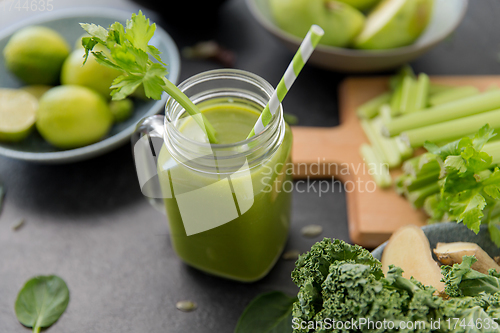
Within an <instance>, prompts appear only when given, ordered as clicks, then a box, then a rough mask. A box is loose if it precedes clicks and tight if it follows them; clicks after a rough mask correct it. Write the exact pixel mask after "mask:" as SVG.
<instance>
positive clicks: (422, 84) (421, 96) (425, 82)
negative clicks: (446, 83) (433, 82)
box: [415, 73, 430, 111]
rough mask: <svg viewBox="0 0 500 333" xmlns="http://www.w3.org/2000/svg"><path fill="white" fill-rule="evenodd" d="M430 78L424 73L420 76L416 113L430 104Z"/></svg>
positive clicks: (417, 88)
mask: <svg viewBox="0 0 500 333" xmlns="http://www.w3.org/2000/svg"><path fill="white" fill-rule="evenodd" d="M429 85H430V81H429V76H428V75H427V74H424V73H420V74H419V75H418V80H417V87H416V98H415V111H419V110H422V109H425V108H426V107H427V103H428V102H429Z"/></svg>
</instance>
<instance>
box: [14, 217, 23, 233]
mask: <svg viewBox="0 0 500 333" xmlns="http://www.w3.org/2000/svg"><path fill="white" fill-rule="evenodd" d="M24 223H25V220H24V219H19V220H18V221H17V222H16V223H14V224H13V225H12V231H18V230H19V229H21V228H22V227H23V225H24Z"/></svg>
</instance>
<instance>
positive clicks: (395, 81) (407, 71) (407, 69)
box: [389, 65, 415, 90]
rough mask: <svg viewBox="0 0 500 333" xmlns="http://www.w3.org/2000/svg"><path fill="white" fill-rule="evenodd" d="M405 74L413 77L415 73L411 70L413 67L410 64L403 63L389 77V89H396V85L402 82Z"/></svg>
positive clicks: (398, 85)
mask: <svg viewBox="0 0 500 333" xmlns="http://www.w3.org/2000/svg"><path fill="white" fill-rule="evenodd" d="M407 76H409V77H412V78H415V73H414V72H413V68H411V66H410V65H404V66H403V67H401V68H400V69H399V70H398V72H397V73H396V75H394V76H392V77H391V79H390V81H389V85H390V87H391V89H392V90H396V89H397V87H400V86H401V84H402V83H403V79H404V78H405V77H407Z"/></svg>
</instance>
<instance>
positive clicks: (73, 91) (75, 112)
mask: <svg viewBox="0 0 500 333" xmlns="http://www.w3.org/2000/svg"><path fill="white" fill-rule="evenodd" d="M112 123H113V115H112V114H111V111H110V110H109V107H108V104H107V103H106V100H105V99H104V98H103V97H102V96H101V95H100V94H98V93H96V92H95V91H94V90H91V89H89V88H86V87H81V86H74V85H65V86H58V87H55V88H52V89H50V90H49V91H48V92H46V93H45V94H44V95H43V96H42V98H41V99H40V105H39V108H38V114H37V121H36V127H37V129H38V132H40V134H41V135H42V137H43V138H44V139H45V140H47V141H48V142H49V143H51V144H52V145H53V146H55V147H58V148H62V149H71V148H78V147H82V146H86V145H89V144H91V143H94V142H97V141H99V140H100V139H101V138H102V137H103V136H104V135H105V134H106V133H107V132H108V131H109V129H110V127H111V125H112Z"/></svg>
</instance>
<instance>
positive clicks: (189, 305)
mask: <svg viewBox="0 0 500 333" xmlns="http://www.w3.org/2000/svg"><path fill="white" fill-rule="evenodd" d="M176 307H177V310H180V311H182V312H191V311H194V310H196V308H197V307H198V306H197V305H196V303H195V302H191V301H179V302H177V304H176Z"/></svg>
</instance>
